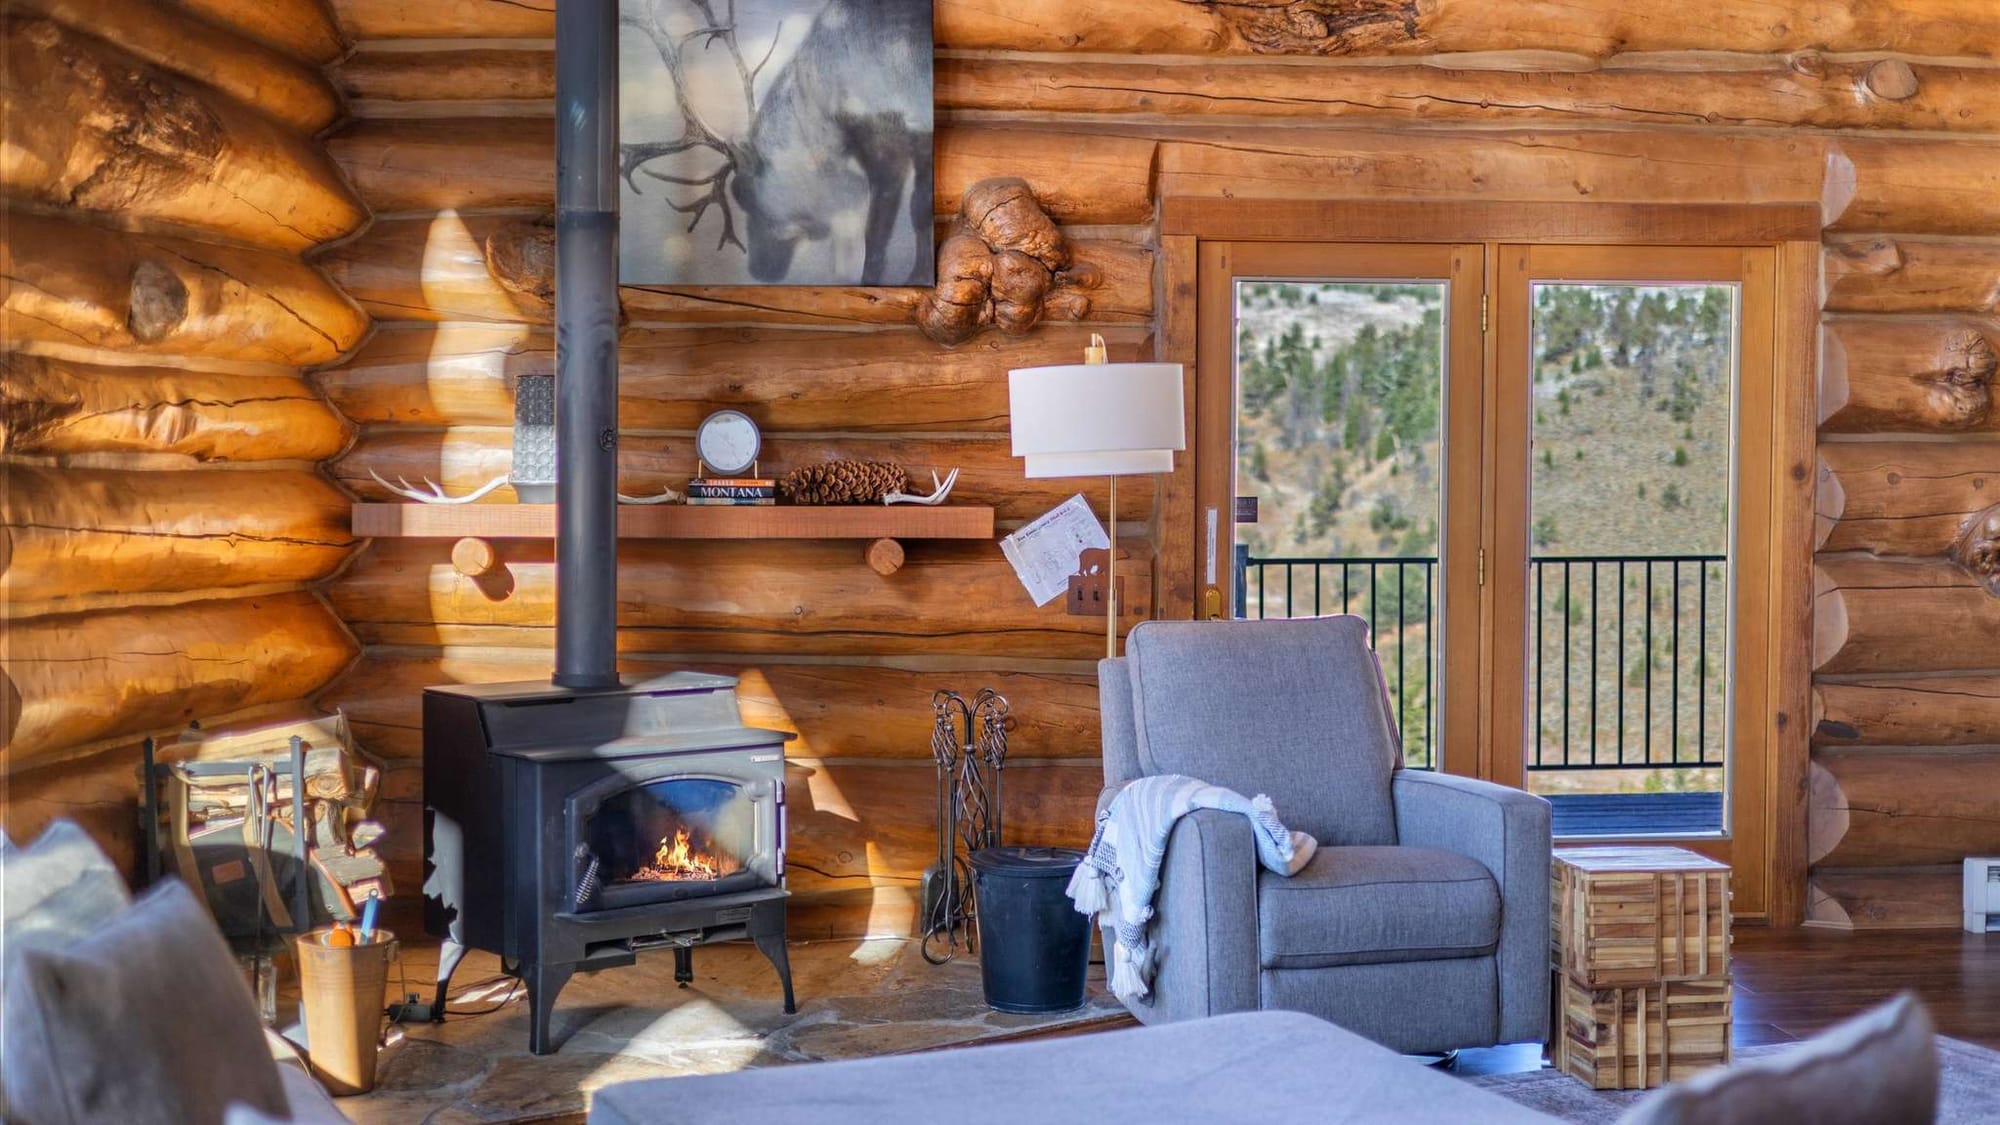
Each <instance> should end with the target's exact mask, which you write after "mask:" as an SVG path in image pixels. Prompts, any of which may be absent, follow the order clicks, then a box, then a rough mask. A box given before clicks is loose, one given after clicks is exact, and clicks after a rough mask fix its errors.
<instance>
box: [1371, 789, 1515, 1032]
mask: <svg viewBox="0 0 2000 1125" xmlns="http://www.w3.org/2000/svg"><path fill="white" fill-rule="evenodd" d="M1394 794H1395V804H1396V834H1397V838H1398V843H1401V844H1402V845H1404V846H1405V847H1416V848H1438V849H1441V850H1443V851H1448V852H1454V853H1456V854H1458V855H1462V856H1467V857H1470V858H1472V859H1476V860H1478V861H1479V862H1481V863H1483V864H1485V865H1486V868H1487V870H1489V871H1491V872H1493V878H1494V880H1495V881H1496V882H1498V883H1499V884H1500V947H1499V949H1498V950H1497V951H1496V952H1495V954H1494V956H1495V958H1496V959H1497V960H1498V962H1499V977H1500V1041H1501V1042H1503V1043H1515V1042H1524V1041H1528V1040H1541V1039H1543V1038H1545V1037H1546V1036H1547V1034H1548V1019H1549V1007H1548V1005H1549V1000H1548V989H1549V860H1550V852H1551V850H1552V840H1551V837H1550V834H1549V803H1548V802H1547V801H1544V800H1543V799H1541V798H1540V797H1537V796H1535V795H1533V794H1531V793H1524V792H1522V791H1521V790H1519V789H1509V788H1507V787H1506V786H1504V785H1495V784H1493V783H1492V782H1489V781H1475V780H1473V779H1471V778H1465V777H1453V776H1451V775H1449V774H1440V773H1432V772H1429V771H1425V770H1398V771H1396V780H1395V785H1394Z"/></svg>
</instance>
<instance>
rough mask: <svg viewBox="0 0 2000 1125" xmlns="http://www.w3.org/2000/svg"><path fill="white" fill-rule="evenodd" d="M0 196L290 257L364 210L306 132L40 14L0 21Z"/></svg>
mask: <svg viewBox="0 0 2000 1125" xmlns="http://www.w3.org/2000/svg"><path fill="white" fill-rule="evenodd" d="M0 49H4V52H5V54H4V58H3V59H0V98H4V99H5V101H6V103H7V106H8V109H9V112H8V114H7V115H6V118H5V122H4V125H0V139H4V145H0V183H4V185H5V187H6V189H7V192H8V194H9V195H12V196H15V197H16V198H25V199H29V200H33V201H35V202H37V203H41V204H45V205H47V206H51V207H58V208H74V209H76V210H79V211H97V212H106V213H113V214H116V215H117V216H119V218H120V220H121V221H139V222H160V223H169V224H173V225H177V226H180V227H184V228H196V229H200V230H203V231H209V232H213V233H215V234H218V235H220V236H221V237H223V238H225V239H228V240H231V241H237V242H246V243H251V244H254V245H261V246H269V247H273V248H276V249H280V250H290V251H297V250H300V249H303V248H305V247H308V246H312V245H315V244H317V243H320V242H325V241H327V240H329V239H334V238H339V237H340V236H342V235H345V234H347V233H349V232H350V231H353V230H355V229H356V228H358V227H360V226H361V224H362V223H363V222H364V221H365V220H366V218H367V215H366V213H365V212H364V211H363V210H362V208H361V203H360V201H359V200H357V199H355V198H354V197H353V195H352V193H351V192H349V191H348V189H347V185H346V184H345V183H344V182H342V180H341V178H340V173H339V172H338V171H337V170H335V168H334V166H333V163H332V161H330V160H328V159H327V158H326V155H325V154H324V153H323V152H322V151H321V150H320V149H319V147H318V146H317V145H315V144H313V143H312V142H311V141H310V140H308V139H307V138H305V137H302V136H300V135H299V134H297V133H295V132H293V131H291V130H289V129H286V128H285V127H284V126H282V125H280V124H278V123H277V122H276V121H273V120H272V119H271V118H269V117H266V116H264V115H263V114H261V113H258V112H256V111H255V110H253V109H250V108H247V107H244V106H241V105H239V104H238V103H236V102H234V101H232V100H230V99H229V98H228V97H227V96H226V95H224V94H223V93H222V92H221V91H219V90H216V89H215V88H214V87H212V86H208V85H206V84H204V83H201V82H197V81H194V80H192V79H189V78H186V77H183V76H181V75H178V74H175V73H174V72H172V71H170V70H168V69H166V68H164V67H160V66H156V65H153V64H151V63H147V62H145V61H143V60H141V59H139V58H137V57H136V56H133V55H130V54H127V53H126V52H125V51H122V50H120V49H119V48H117V47H114V46H112V45H110V44H108V43H106V42H104V41H103V40H101V39H97V38H95V37H93V36H90V35H86V34H83V33H82V32H78V31H74V30H71V29H69V28H66V27H64V26H63V25H61V24H59V23H55V22H54V21H51V20H41V19H22V18H18V17H14V16H6V17H4V18H0Z"/></svg>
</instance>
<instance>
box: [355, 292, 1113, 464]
mask: <svg viewBox="0 0 2000 1125" xmlns="http://www.w3.org/2000/svg"><path fill="white" fill-rule="evenodd" d="M1091 331H1093V330H1091V329H1080V328H1071V327H1047V328H1043V329H1041V330H1039V331H1037V332H1034V333H1032V334H1031V335H1029V336H1027V337H1024V338H1022V339H1020V340H1010V339H1008V338H1006V337H1004V336H999V335H987V336H982V337H981V338H979V339H977V340H974V341H971V342H969V343H966V344H963V345H961V346H959V347H957V348H954V349H951V350H946V349H943V348H940V347H938V346H937V345H936V344H933V343H931V342H930V341H929V340H926V339H924V338H923V337H922V336H921V335H919V334H918V333H917V332H916V331H915V330H907V331H895V332H869V333H857V332H825V331H801V330H785V329H758V328H700V329H628V330H627V331H626V332H625V333H624V334H623V336H622V337H621V338H620V346H619V356H618V360H619V402H618V420H619V424H620V425H622V426H624V427H625V428H627V429H632V430H681V431H692V430H693V429H694V428H695V427H696V426H697V425H699V424H700V422H701V420H702V419H703V418H704V417H706V416H707V415H708V414H709V413H710V412H712V411H714V410H718V409H721V408H723V407H736V408H738V409H742V410H745V411H747V412H748V413H749V414H750V416H751V417H753V418H755V419H756V420H757V423H758V425H759V426H760V427H761V428H763V429H764V430H765V431H766V432H767V433H777V432H783V431H799V430H803V431H840V432H848V433H896V432H906V431H933V432H952V433H1001V432H1004V431H1005V429H1006V425H1007V375H1006V373H1007V371H1008V370H1009V369H1010V368H1014V367H1029V366H1037V365H1042V364H1052V363H1073V362H1078V361H1080V359H1081V358H1082V355H1083V348H1084V346H1085V344H1087V343H1088V342H1089V338H1090V334H1091ZM1095 331H1097V332H1100V333H1102V334H1103V335H1104V337H1105V339H1106V341H1107V343H1108V344H1109V346H1110V349H1111V350H1110V355H1111V358H1112V359H1113V360H1114V361H1116V362H1124V361H1128V360H1137V359H1140V358H1142V357H1143V356H1144V355H1145V350H1146V348H1147V346H1148V342H1147V335H1146V333H1145V331H1144V330H1143V329H1136V328H1120V329H1110V330H1106V329H1102V328H1100V329H1096V330H1095ZM553 369H554V351H553V343H552V340H551V336H550V334H549V333H547V332H544V331H539V330H537V331H532V332H531V331H528V330H525V329H522V328H518V327H513V326H498V325H495V326H490V327H489V326H483V325H463V324H450V325H440V326H437V327H436V328H432V327H429V326H425V327H421V328H419V327H414V326H413V327H397V328H387V327H385V328H384V329H383V330H381V331H379V332H377V333H376V334H375V336H374V337H373V338H372V339H370V340H369V341H368V343H367V344H366V345H365V346H364V347H363V348H362V349H361V350H360V351H359V352H357V353H356V354H355V355H354V357H353V358H352V359H351V360H350V361H349V362H348V363H346V364H344V365H343V366H341V367H339V368H335V369H333V370H330V371H326V372H322V373H321V374H320V376H319V380H320V385H321V386H323V387H324V388H325V389H326V392H327V395H328V397H329V398H331V399H332V401H333V403H334V404H335V405H336V406H338V407H339V408H340V409H341V411H342V412H343V413H345V414H346V415H347V416H348V417H350V418H353V419H355V420H356V421H359V422H363V423H381V422H396V423H406V424H412V425H425V426H439V425H445V426H449V425H480V426H509V425H512V424H513V416H514V407H513V401H514V395H513V392H514V384H515V381H516V380H517V379H519V377H520V376H522V375H537V374H549V373H551V372H552V371H553ZM688 468H689V470H690V471H691V469H692V464H691V463H690V465H689V466H688ZM364 475H365V474H364ZM385 475H386V474H385Z"/></svg>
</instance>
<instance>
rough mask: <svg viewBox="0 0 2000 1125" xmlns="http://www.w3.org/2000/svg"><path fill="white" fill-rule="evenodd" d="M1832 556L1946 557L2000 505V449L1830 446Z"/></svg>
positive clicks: (1826, 497)
mask: <svg viewBox="0 0 2000 1125" xmlns="http://www.w3.org/2000/svg"><path fill="white" fill-rule="evenodd" d="M1819 456H1820V465H1821V483H1820V488H1819V517H1820V518H1821V519H1822V520H1825V521H1828V523H1829V524H1830V527H1829V529H1828V531H1827V534H1826V536H1825V538H1824V540H1823V542H1821V543H1820V549H1821V550H1826V551H1855V550H1859V551H1872V552H1874V553H1875V554H1878V555H1943V554H1946V553H1948V552H1949V551H1950V549H1951V545H1952V541H1953V540H1954V539H1955V538H1957V536H1958V533H1959V530H1960V528H1961V527H1962V526H1963V525H1964V523H1965V521H1966V520H1967V519H1968V518H1969V517H1971V516H1972V515H1973V514H1974V513H1976V512H1979V511H1981V510H1983V509H1984V508H1986V507H1987V506H1988V505H1989V504H1993V503H1996V502H2000V444H1994V443H1988V442H1953V443H1946V442H1915V441H1908V442H1904V441H1897V442H1876V441H1868V442H1847V441H1843V442H1822V443H1821V444H1820V447H1819Z"/></svg>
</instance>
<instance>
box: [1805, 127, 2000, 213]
mask: <svg viewBox="0 0 2000 1125" xmlns="http://www.w3.org/2000/svg"><path fill="white" fill-rule="evenodd" d="M1820 213H1821V215H1822V216H1823V217H1824V218H1825V220H1826V226H1827V229H1828V230H1829V231H1865V232H1871V233H1872V232H1875V231H1895V232H1897V233H1899V234H1970V235H1990V234H1992V233H1993V232H1994V231H1995V230H1996V229H2000V143H1995V142H1992V141H1971V140H1960V139H1947V140H1939V139H1932V138H1921V139H1919V138H1893V139H1891V138H1880V137H1837V138H1833V139H1831V140H1830V141H1829V142H1828V144H1827V154H1826V190H1825V193H1824V195H1823V197H1822V199H1821V202H1820Z"/></svg>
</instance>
